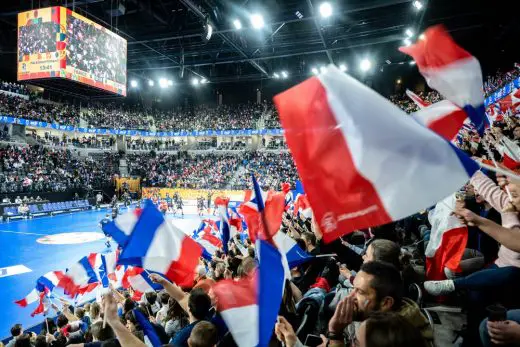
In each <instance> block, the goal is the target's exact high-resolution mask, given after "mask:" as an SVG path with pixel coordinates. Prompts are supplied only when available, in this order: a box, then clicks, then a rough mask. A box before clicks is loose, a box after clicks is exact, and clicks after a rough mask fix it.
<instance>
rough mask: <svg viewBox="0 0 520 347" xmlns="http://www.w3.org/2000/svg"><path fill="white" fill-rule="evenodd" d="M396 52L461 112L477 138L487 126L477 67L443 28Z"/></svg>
mask: <svg viewBox="0 0 520 347" xmlns="http://www.w3.org/2000/svg"><path fill="white" fill-rule="evenodd" d="M399 50H400V51H401V52H403V53H406V54H408V55H410V56H411V57H412V58H413V59H414V60H415V62H416V63H417V66H418V68H419V71H420V73H421V74H422V75H423V76H424V78H425V79H426V82H427V83H428V85H429V86H430V87H431V88H432V89H435V90H437V91H438V92H439V93H440V94H441V95H442V96H444V98H446V99H447V100H449V101H451V102H453V103H454V104H455V105H457V106H458V107H460V108H462V109H463V110H464V111H465V112H466V114H467V116H468V117H469V119H470V120H471V122H472V123H473V124H474V125H475V127H476V128H477V131H478V133H479V134H480V136H482V135H483V134H484V129H485V128H486V126H488V125H489V124H488V120H487V117H486V115H485V108H484V94H483V92H482V70H481V69H480V63H479V61H478V60H477V58H475V57H474V56H472V55H471V54H470V53H469V52H467V51H466V50H464V49H463V48H462V47H460V46H459V45H457V44H456V43H455V41H453V39H452V38H451V36H450V35H449V34H448V32H447V31H446V30H445V29H444V27H443V26H441V25H437V26H434V27H431V28H429V29H427V30H426V31H425V32H424V39H419V40H417V42H416V43H415V44H413V45H411V46H408V47H400V48H399Z"/></svg>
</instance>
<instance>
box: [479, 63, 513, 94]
mask: <svg viewBox="0 0 520 347" xmlns="http://www.w3.org/2000/svg"><path fill="white" fill-rule="evenodd" d="M517 77H520V64H518V63H515V64H514V68H513V69H511V70H509V71H507V72H503V71H500V70H498V71H497V72H496V73H495V74H494V75H492V76H488V77H487V78H486V79H485V81H484V94H485V95H486V96H489V95H490V94H492V93H493V92H495V91H497V90H498V89H500V88H502V87H503V86H505V85H506V84H507V83H509V82H511V81H513V80H514V79H515V78H517Z"/></svg>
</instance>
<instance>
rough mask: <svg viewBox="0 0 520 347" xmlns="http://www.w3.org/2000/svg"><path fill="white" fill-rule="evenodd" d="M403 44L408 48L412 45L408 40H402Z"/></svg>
mask: <svg viewBox="0 0 520 347" xmlns="http://www.w3.org/2000/svg"><path fill="white" fill-rule="evenodd" d="M403 43H404V45H405V46H410V45H411V44H412V41H410V39H404V41H403Z"/></svg>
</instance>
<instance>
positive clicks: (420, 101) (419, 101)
mask: <svg viewBox="0 0 520 347" xmlns="http://www.w3.org/2000/svg"><path fill="white" fill-rule="evenodd" d="M406 95H407V96H408V97H409V98H410V99H411V100H412V101H413V102H414V103H415V104H416V105H417V107H419V108H425V107H428V106H430V105H431V103H429V102H427V101H424V100H423V99H421V97H420V96H419V95H417V94H415V93H414V92H412V91H411V90H410V89H407V90H406Z"/></svg>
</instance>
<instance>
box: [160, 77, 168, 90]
mask: <svg viewBox="0 0 520 347" xmlns="http://www.w3.org/2000/svg"><path fill="white" fill-rule="evenodd" d="M159 87H161V88H166V87H168V80H167V79H166V78H160V79H159Z"/></svg>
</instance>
